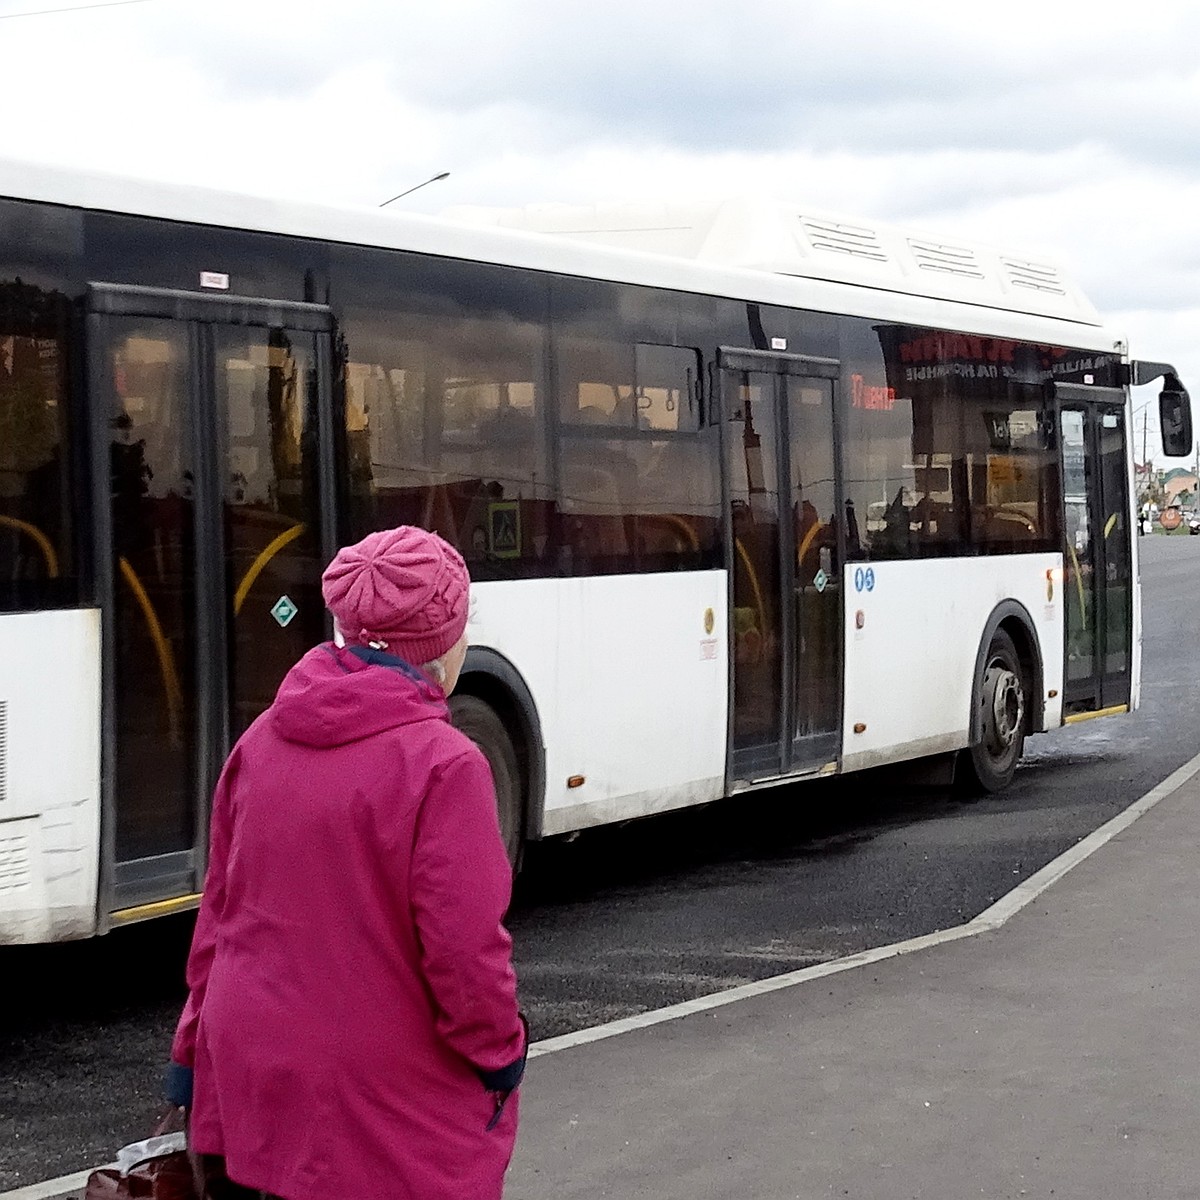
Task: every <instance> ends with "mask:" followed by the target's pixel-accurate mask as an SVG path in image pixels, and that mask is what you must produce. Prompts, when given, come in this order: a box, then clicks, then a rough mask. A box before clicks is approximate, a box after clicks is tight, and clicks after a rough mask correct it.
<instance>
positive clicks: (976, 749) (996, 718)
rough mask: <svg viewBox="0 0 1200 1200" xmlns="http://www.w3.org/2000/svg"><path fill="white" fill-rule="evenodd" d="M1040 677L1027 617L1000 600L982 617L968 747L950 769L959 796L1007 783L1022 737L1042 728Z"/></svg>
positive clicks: (1010, 602) (1016, 605) (997, 788)
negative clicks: (960, 792)
mask: <svg viewBox="0 0 1200 1200" xmlns="http://www.w3.org/2000/svg"><path fill="white" fill-rule="evenodd" d="M1042 678H1043V671H1042V658H1041V652H1040V649H1039V645H1038V640H1037V635H1036V634H1035V633H1034V630H1033V622H1032V621H1031V620H1030V618H1029V613H1028V611H1027V610H1026V609H1025V608H1024V606H1023V605H1021V604H1019V603H1017V602H1016V601H1015V600H1006V601H1004V602H1003V603H1002V604H999V605H997V607H996V608H995V609H994V610H993V612H992V614H991V616H990V617H989V618H988V621H987V624H986V625H985V626H984V631H983V636H982V637H981V638H980V642H979V650H978V652H977V653H976V658H975V675H974V681H973V684H972V690H971V719H970V726H969V736H970V742H969V744H968V746H967V749H965V750H963V751H961V752H960V754H959V757H958V763H957V765H956V769H955V782H956V784H957V785H958V787H959V790H960V791H963V792H965V793H967V794H974V795H979V794H981V793H991V792H998V791H1000V790H1001V789H1003V788H1005V787H1007V786H1008V784H1009V783H1010V782H1011V781H1012V777H1013V774H1014V773H1015V771H1016V767H1017V763H1018V762H1019V761H1020V758H1021V754H1022V753H1023V750H1024V742H1025V738H1026V737H1027V736H1028V735H1029V734H1031V733H1036V732H1039V731H1040V730H1042V729H1043V728H1044V727H1045V722H1044V716H1043V714H1044V708H1043V706H1042V703H1041V699H1042V695H1043V683H1042Z"/></svg>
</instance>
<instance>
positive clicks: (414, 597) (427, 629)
mask: <svg viewBox="0 0 1200 1200" xmlns="http://www.w3.org/2000/svg"><path fill="white" fill-rule="evenodd" d="M470 585H471V579H470V576H469V575H468V574H467V566H466V563H464V562H463V560H462V556H461V555H460V554H459V553H458V551H457V550H455V549H454V547H453V546H451V545H449V544H448V543H447V542H444V541H443V540H442V539H441V538H440V537H438V535H437V534H436V533H430V532H428V531H427V530H425V529H418V528H416V526H413V525H401V526H400V527H399V528H398V529H384V530H381V531H380V532H379V533H370V534H368V535H367V536H366V537H365V538H363V540H362V541H361V542H359V543H357V544H356V545H354V546H346V547H344V548H343V549H341V550H339V551H338V552H337V555H336V556H335V557H334V560H333V562H331V563H330V564H329V566H328V567H326V569H325V574H324V575H323V576H322V577H321V593H322V595H323V596H324V597H325V606H326V608H328V609H329V611H330V612H331V613H333V617H334V620H335V621H337V624H338V628H339V629H340V630H341V631H342V635H343V637H345V639H346V641H347V642H360V643H363V644H367V643H370V642H380V643H382V644H383V645H384V646H385V647H386V648H387V649H388V650H391V651H392V653H394V654H397V655H399V657H401V658H403V659H404V660H405V661H406V662H410V663H413V664H414V665H416V666H420V665H421V664H422V663H427V662H432V661H433V660H434V659H435V658H441V656H442V655H443V654H445V653H446V651H447V650H449V649H450V647H451V646H453V645H454V644H455V643H456V642H457V641H458V639H459V638H460V637H462V635H463V630H464V629H466V627H467V598H468V589H469V588H470Z"/></svg>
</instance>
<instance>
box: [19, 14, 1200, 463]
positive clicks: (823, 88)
mask: <svg viewBox="0 0 1200 1200" xmlns="http://www.w3.org/2000/svg"><path fill="white" fill-rule="evenodd" d="M71 2H72V0H42V2H40V3H39V2H38V0H25V2H22V3H15V2H14V0H0V17H2V16H7V15H8V14H16V13H26V12H32V11H35V10H38V9H47V8H59V7H66V6H67V5H69V4H70V3H71ZM0 39H2V41H0V45H2V47H3V51H2V53H3V59H2V61H3V71H2V72H0V98H2V103H3V107H4V111H5V113H6V114H7V119H6V121H5V122H4V137H3V141H2V143H0V147H2V148H0V153H4V154H6V155H8V156H12V157H16V158H33V159H37V160H42V161H52V162H65V163H69V164H71V165H75V166H83V167H86V168H103V169H107V170H113V171H117V172H120V173H132V174H137V175H144V176H152V177H157V178H167V179H173V180H182V181H185V182H196V183H204V184H210V185H215V186H218V187H222V188H228V189H233V190H239V191H251V192H259V193H268V194H280V195H285V196H289V197H297V198H299V197H303V198H307V199H313V200H321V201H333V202H336V203H351V204H377V203H379V202H380V201H381V200H385V199H387V198H388V197H389V196H391V195H393V194H395V193H396V192H398V191H401V190H402V189H403V188H405V187H408V186H410V185H412V184H415V183H419V182H420V181H421V180H423V179H426V178H428V177H429V176H431V175H433V174H435V173H437V172H440V171H449V172H450V173H451V174H450V178H449V179H447V180H445V181H443V182H440V183H435V184H431V185H430V186H429V187H427V188H424V189H423V190H421V191H419V192H417V193H415V194H414V195H412V196H411V197H407V198H406V199H405V200H403V201H401V202H400V203H401V204H402V205H404V206H405V207H407V208H409V209H410V210H411V211H416V212H436V211H437V210H439V209H441V208H444V207H448V206H451V205H459V204H483V205H492V204H500V205H508V204H525V203H532V202H540V201H566V202H590V201H594V200H620V199H638V200H646V199H674V198H683V197H690V198H693V199H696V198H715V197H720V196H725V195H747V194H760V195H764V196H772V197H777V198H780V199H788V200H795V201H799V202H801V203H804V204H809V205H812V206H814V207H817V208H823V209H829V210H834V211H837V212H844V213H848V214H860V215H862V216H866V217H871V218H875V219H878V220H885V221H891V222H895V223H898V224H902V225H905V226H908V227H912V228H915V229H918V230H920V231H923V232H930V233H933V234H942V235H953V236H956V237H961V238H972V239H974V240H976V241H980V242H985V243H989V244H992V245H998V246H1000V247H1002V248H1005V249H1009V250H1013V251H1017V252H1023V253H1028V254H1030V255H1048V256H1050V257H1053V258H1054V259H1056V260H1058V261H1059V262H1061V263H1062V264H1063V265H1064V266H1065V267H1066V269H1067V270H1068V271H1069V272H1070V273H1071V274H1072V275H1073V276H1075V277H1076V278H1077V279H1078V280H1079V281H1080V283H1081V284H1082V286H1083V288H1084V290H1085V292H1086V293H1087V294H1088V295H1089V296H1090V298H1091V299H1092V301H1093V302H1094V303H1095V304H1096V305H1097V307H1099V308H1100V309H1101V311H1102V312H1103V313H1104V314H1105V315H1106V316H1107V317H1109V318H1110V321H1111V323H1112V324H1113V325H1114V326H1115V327H1116V328H1117V329H1119V330H1124V331H1125V332H1126V333H1127V334H1128V336H1129V338H1130V342H1131V350H1132V353H1133V354H1134V355H1135V356H1140V357H1143V358H1148V359H1158V360H1168V361H1172V362H1174V363H1175V364H1176V366H1178V367H1180V368H1181V370H1182V371H1183V372H1184V376H1185V383H1187V384H1189V385H1190V387H1191V390H1192V391H1193V393H1194V394H1195V395H1196V396H1197V397H1198V398H1200V344H1198V334H1200V217H1198V216H1197V214H1200V5H1197V4H1196V3H1195V2H1194V0H1178V2H1172V0H1139V2H1138V3H1137V4H1135V5H1129V4H1125V3H1122V4H1120V5H1118V4H1115V3H1114V4H1109V3H1105V2H1104V0H1097V2H1094V3H1090V4H1082V3H1075V2H1060V0H1007V2H1006V3H1005V4H1003V5H971V4H965V3H961V2H958V3H942V2H939V0H907V2H906V3H903V4H900V3H896V0H884V2H875V0H845V2H837V3H835V2H833V0H826V2H825V3H814V2H809V0H792V2H785V0H720V2H719V3H718V2H716V0H591V2H590V3H586V4H573V3H571V0H491V2H490V3H486V2H482V0H424V2H423V3H420V4H417V3H409V2H408V0H390V2H388V0H321V2H320V3H318V2H316V0H236V2H233V0H144V2H140V3H133V4H126V5H123V6H120V7H109V8H97V9H92V10H90V11H76V12H68V13H57V14H48V15H42V16H29V17H24V18H20V19H11V20H5V19H0ZM1144 399H1145V395H1139V396H1137V397H1136V399H1135V403H1139V404H1140V403H1142V401H1143V400H1144ZM1152 408H1153V406H1152ZM1198 408H1200V405H1198ZM1151 420H1152V424H1151V444H1152V445H1153V439H1154V436H1155V434H1154V428H1155V424H1156V421H1155V419H1154V417H1153V416H1152V418H1151ZM1137 422H1138V432H1139V435H1140V428H1141V426H1140V422H1141V415H1140V414H1139V415H1138V418H1137ZM1137 441H1138V453H1139V457H1140V436H1139V437H1138V439H1137ZM1154 457H1155V458H1156V459H1157V460H1159V461H1161V451H1159V453H1158V454H1157V455H1154ZM1170 465H1176V464H1170Z"/></svg>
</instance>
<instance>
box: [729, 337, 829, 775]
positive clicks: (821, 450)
mask: <svg viewBox="0 0 1200 1200" xmlns="http://www.w3.org/2000/svg"><path fill="white" fill-rule="evenodd" d="M721 368H722V371H721V375H722V387H723V404H724V408H723V412H724V423H725V429H724V435H725V436H724V445H725V456H726V466H727V471H726V476H727V479H728V504H729V538H730V559H729V561H730V576H731V588H732V595H731V597H730V614H731V616H730V639H731V646H730V662H731V675H732V702H731V721H730V725H731V728H730V746H731V752H730V760H731V761H730V775H731V779H732V780H733V781H735V782H752V781H754V780H760V779H770V778H774V777H778V776H781V775H788V774H793V773H802V772H803V773H807V772H810V771H815V770H820V769H822V768H826V767H829V766H830V764H835V763H836V762H837V758H838V747H839V745H840V729H841V711H842V682H841V664H842V595H841V583H842V579H841V559H840V553H839V542H838V529H837V521H836V514H837V488H836V484H835V469H834V463H835V457H836V456H835V452H834V430H833V406H834V392H835V388H836V384H837V379H838V364H837V363H836V362H833V361H830V360H827V359H813V358H802V357H799V356H794V355H778V354H767V353H763V352H759V351H747V350H722V352H721Z"/></svg>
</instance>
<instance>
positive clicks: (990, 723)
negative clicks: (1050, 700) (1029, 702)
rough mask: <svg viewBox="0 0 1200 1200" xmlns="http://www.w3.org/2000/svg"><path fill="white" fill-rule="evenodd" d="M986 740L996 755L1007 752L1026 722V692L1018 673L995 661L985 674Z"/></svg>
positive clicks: (984, 708) (991, 751) (988, 746)
mask: <svg viewBox="0 0 1200 1200" xmlns="http://www.w3.org/2000/svg"><path fill="white" fill-rule="evenodd" d="M983 711H984V722H983V723H984V730H983V736H984V741H985V743H986V744H987V748H988V751H989V752H990V753H991V754H992V755H993V756H994V757H1000V756H1002V755H1003V754H1005V753H1007V752H1008V751H1009V750H1010V749H1011V748H1012V746H1013V743H1014V742H1015V741H1016V740H1017V738H1018V737H1019V735H1020V733H1021V730H1022V729H1023V728H1024V725H1025V693H1024V690H1023V689H1022V687H1021V680H1020V677H1019V676H1018V675H1016V674H1015V673H1014V672H1013V671H1010V670H1009V669H1008V668H1007V667H1006V666H1004V665H1003V664H1001V663H993V664H992V665H991V666H990V667H988V669H987V671H986V672H985V673H984V676H983Z"/></svg>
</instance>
